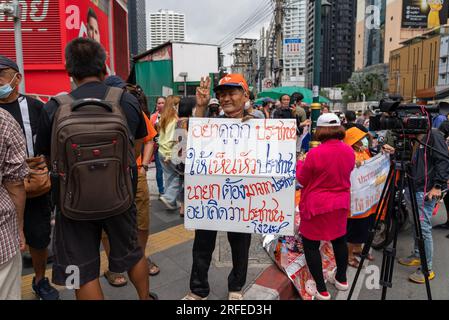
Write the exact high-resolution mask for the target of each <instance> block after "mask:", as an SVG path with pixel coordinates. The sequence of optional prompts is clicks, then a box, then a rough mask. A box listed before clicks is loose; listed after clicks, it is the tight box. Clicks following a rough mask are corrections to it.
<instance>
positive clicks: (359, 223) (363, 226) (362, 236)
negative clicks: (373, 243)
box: [347, 214, 376, 244]
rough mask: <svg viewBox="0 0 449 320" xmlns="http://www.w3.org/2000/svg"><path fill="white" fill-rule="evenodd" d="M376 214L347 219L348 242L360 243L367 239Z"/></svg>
mask: <svg viewBox="0 0 449 320" xmlns="http://www.w3.org/2000/svg"><path fill="white" fill-rule="evenodd" d="M375 222H376V215H375V214H372V215H371V216H369V217H367V218H363V219H348V227H347V228H348V233H347V239H348V242H349V243H354V244H361V243H365V242H366V241H368V232H369V229H370V228H371V227H372V226H374V223H375Z"/></svg>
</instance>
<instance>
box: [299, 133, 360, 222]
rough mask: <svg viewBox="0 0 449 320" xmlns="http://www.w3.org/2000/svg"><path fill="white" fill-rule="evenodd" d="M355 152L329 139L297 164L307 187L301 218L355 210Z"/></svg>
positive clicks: (303, 183)
mask: <svg viewBox="0 0 449 320" xmlns="http://www.w3.org/2000/svg"><path fill="white" fill-rule="evenodd" d="M354 166H355V155H354V150H352V148H351V147H349V146H348V145H346V144H345V143H343V142H342V141H339V140H329V141H326V142H324V143H323V144H321V145H320V146H319V147H317V148H314V149H312V150H311V151H310V152H309V153H308V154H307V158H306V160H305V161H304V162H302V161H300V162H298V164H297V171H296V178H297V179H298V182H299V183H300V184H301V185H302V186H303V190H302V191H301V202H300V204H299V208H300V213H301V219H305V220H309V219H311V218H312V217H313V216H316V215H320V214H324V213H331V212H334V211H336V210H340V209H347V210H350V209H351V191H350V188H351V172H352V170H354Z"/></svg>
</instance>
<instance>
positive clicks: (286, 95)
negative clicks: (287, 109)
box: [279, 94, 291, 102]
mask: <svg viewBox="0 0 449 320" xmlns="http://www.w3.org/2000/svg"><path fill="white" fill-rule="evenodd" d="M283 97H289V98H290V96H289V95H288V94H283V95H282V96H280V97H279V101H280V102H282V98H283ZM290 102H291V101H290Z"/></svg>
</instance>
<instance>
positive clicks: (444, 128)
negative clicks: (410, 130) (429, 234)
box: [434, 120, 449, 238]
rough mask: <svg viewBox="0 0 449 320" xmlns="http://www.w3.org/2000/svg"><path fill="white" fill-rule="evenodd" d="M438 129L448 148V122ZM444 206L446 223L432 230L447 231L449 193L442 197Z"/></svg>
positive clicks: (448, 223)
mask: <svg viewBox="0 0 449 320" xmlns="http://www.w3.org/2000/svg"><path fill="white" fill-rule="evenodd" d="M438 129H439V130H440V131H441V132H442V133H443V135H444V138H445V139H446V144H447V145H448V148H449V120H446V121H444V122H443V123H441V125H440V126H439V128H438ZM444 206H445V207H446V215H447V221H446V222H445V223H442V224H439V225H437V226H435V227H434V229H446V230H447V229H449V193H447V194H446V195H445V196H444ZM446 238H449V235H447V236H446Z"/></svg>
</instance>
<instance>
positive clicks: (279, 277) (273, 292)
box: [243, 265, 300, 300]
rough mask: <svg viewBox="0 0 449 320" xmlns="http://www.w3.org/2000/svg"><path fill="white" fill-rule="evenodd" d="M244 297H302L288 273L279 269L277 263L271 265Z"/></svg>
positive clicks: (262, 298) (296, 298)
mask: <svg viewBox="0 0 449 320" xmlns="http://www.w3.org/2000/svg"><path fill="white" fill-rule="evenodd" d="M243 299H244V300H298V299H300V297H299V294H298V292H297V291H296V288H295V286H294V285H293V283H292V282H291V281H290V279H289V278H288V277H287V275H286V274H285V273H283V272H282V271H281V270H279V268H278V267H277V266H276V265H271V266H270V267H268V268H267V269H265V271H264V272H262V273H261V274H260V275H259V277H258V278H257V279H256V281H255V282H254V283H253V284H252V285H251V286H249V287H248V289H247V290H246V291H245V293H244V295H243Z"/></svg>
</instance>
